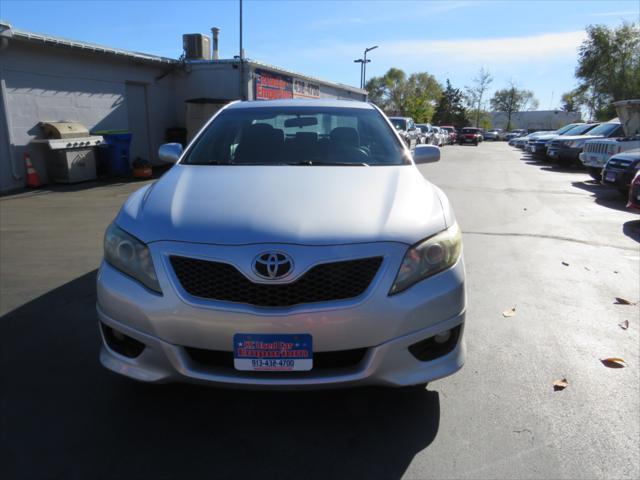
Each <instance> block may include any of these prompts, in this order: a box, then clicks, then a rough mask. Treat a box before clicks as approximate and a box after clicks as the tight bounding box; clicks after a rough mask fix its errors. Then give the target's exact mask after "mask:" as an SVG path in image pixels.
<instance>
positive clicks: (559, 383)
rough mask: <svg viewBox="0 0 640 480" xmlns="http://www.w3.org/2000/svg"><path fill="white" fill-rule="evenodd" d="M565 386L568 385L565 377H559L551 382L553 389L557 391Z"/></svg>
mask: <svg viewBox="0 0 640 480" xmlns="http://www.w3.org/2000/svg"><path fill="white" fill-rule="evenodd" d="M567 386H569V382H568V381H567V379H566V378H560V379H558V380H556V381H555V382H553V391H554V392H558V391H560V390H564V389H565V388H567Z"/></svg>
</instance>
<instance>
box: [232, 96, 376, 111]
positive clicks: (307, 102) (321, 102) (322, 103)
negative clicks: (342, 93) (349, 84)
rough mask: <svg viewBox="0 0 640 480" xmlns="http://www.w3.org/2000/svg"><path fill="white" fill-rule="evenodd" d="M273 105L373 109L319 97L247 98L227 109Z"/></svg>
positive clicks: (364, 103)
mask: <svg viewBox="0 0 640 480" xmlns="http://www.w3.org/2000/svg"><path fill="white" fill-rule="evenodd" d="M273 107H338V108H357V109H365V110H373V109H374V107H373V105H372V104H370V103H367V102H359V101H356V100H336V99H331V98H327V99H324V98H321V99H312V100H311V99H286V100H249V101H243V102H234V103H231V104H230V105H229V106H228V107H227V108H228V109H229V110H231V109H233V110H238V109H247V108H273Z"/></svg>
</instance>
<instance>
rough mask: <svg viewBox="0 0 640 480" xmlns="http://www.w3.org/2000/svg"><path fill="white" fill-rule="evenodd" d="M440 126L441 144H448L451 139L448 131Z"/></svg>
mask: <svg viewBox="0 0 640 480" xmlns="http://www.w3.org/2000/svg"><path fill="white" fill-rule="evenodd" d="M439 128H440V135H442V146H443V147H444V146H445V145H450V144H451V139H450V138H449V131H448V130H447V129H446V128H442V127H439Z"/></svg>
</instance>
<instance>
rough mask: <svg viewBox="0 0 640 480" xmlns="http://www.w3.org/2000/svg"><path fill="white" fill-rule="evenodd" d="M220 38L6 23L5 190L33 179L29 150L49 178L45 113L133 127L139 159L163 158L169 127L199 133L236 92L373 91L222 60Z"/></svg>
mask: <svg viewBox="0 0 640 480" xmlns="http://www.w3.org/2000/svg"><path fill="white" fill-rule="evenodd" d="M216 30H217V29H216ZM202 37H204V39H206V40H207V41H208V40H209V38H208V37H205V36H202ZM217 40H218V39H217V31H216V32H215V33H214V50H213V52H200V54H199V55H196V56H195V58H194V57H193V56H189V55H187V58H186V59H172V58H165V57H159V56H155V55H148V54H144V53H138V52H131V51H125V50H119V49H115V48H109V47H104V46H100V45H95V44H90V43H85V42H79V41H74V40H68V39H63V38H58V37H52V36H48V35H42V34H36V33H31V32H26V31H21V30H17V29H14V28H13V27H12V26H11V25H9V24H7V23H0V100H1V105H0V191H8V190H13V189H17V188H21V187H22V186H24V185H25V167H24V161H23V155H24V153H25V152H29V153H30V155H31V157H32V161H33V163H34V166H35V168H36V170H37V171H38V173H39V174H40V176H41V178H43V180H44V181H47V174H46V171H47V168H46V153H44V152H43V151H42V149H38V148H36V144H35V143H34V142H33V140H34V139H37V138H38V137H39V136H40V135H41V130H40V127H39V125H40V122H51V121H75V122H80V123H82V124H83V125H85V126H86V127H87V128H88V129H89V130H90V131H97V130H127V131H130V132H131V133H132V135H133V137H132V143H131V158H136V157H141V158H144V159H148V160H150V161H151V162H152V163H156V162H157V151H158V147H159V146H160V145H161V144H162V143H164V142H165V138H166V131H167V129H170V128H175V127H183V128H186V129H187V131H188V137H189V138H191V137H193V135H194V134H195V133H197V130H198V129H199V128H200V127H201V125H202V123H203V122H204V121H205V120H206V119H207V118H209V117H210V116H211V115H212V114H213V113H214V112H215V111H216V110H217V109H219V108H220V107H221V106H222V105H224V104H225V103H228V102H229V101H232V100H237V99H246V100H260V99H268V98H296V97H304V98H337V99H357V100H364V99H366V92H365V91H364V90H360V89H358V88H354V87H350V86H347V85H341V84H337V83H332V82H327V81H324V80H320V79H317V78H313V77H310V76H307V75H302V74H298V73H294V72H290V71H287V70H285V69H282V68H278V67H274V66H271V65H267V64H264V63H261V62H258V61H254V60H249V59H242V60H240V59H239V58H234V59H218V58H217V57H218V54H217V53H218V52H217ZM202 44H203V45H208V44H209V43H208V42H207V43H204V42H203V43H202Z"/></svg>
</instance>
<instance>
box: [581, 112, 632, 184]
mask: <svg viewBox="0 0 640 480" xmlns="http://www.w3.org/2000/svg"><path fill="white" fill-rule="evenodd" d="M613 105H614V106H615V107H616V111H617V113H618V118H619V119H620V123H622V129H623V130H624V137H623V138H605V139H596V140H588V141H587V142H586V143H585V144H584V149H583V150H582V152H581V153H580V156H579V158H580V161H581V162H582V164H583V165H584V166H585V167H586V168H587V171H588V172H589V175H591V177H593V178H594V179H595V180H598V181H599V180H600V179H601V174H602V168H603V167H604V165H605V164H606V163H607V160H609V158H611V156H612V155H615V154H616V153H620V152H625V151H627V150H633V149H634V148H640V100H622V101H620V102H615V103H614V104H613Z"/></svg>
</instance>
